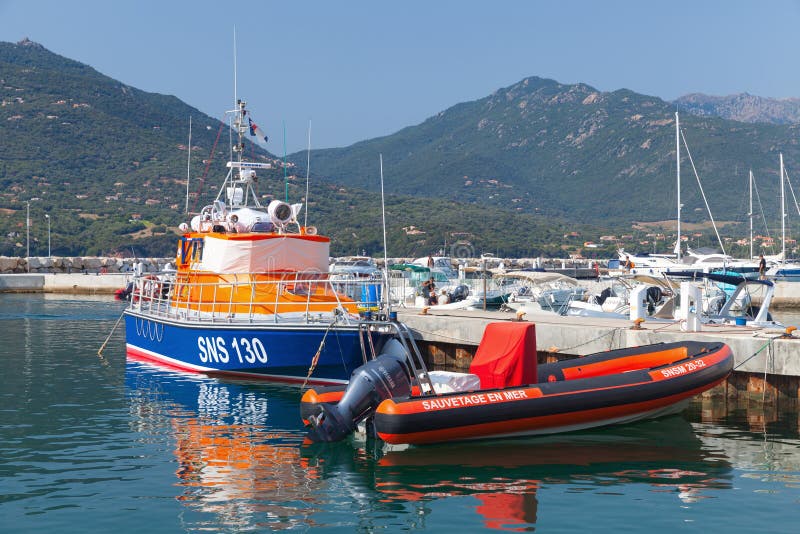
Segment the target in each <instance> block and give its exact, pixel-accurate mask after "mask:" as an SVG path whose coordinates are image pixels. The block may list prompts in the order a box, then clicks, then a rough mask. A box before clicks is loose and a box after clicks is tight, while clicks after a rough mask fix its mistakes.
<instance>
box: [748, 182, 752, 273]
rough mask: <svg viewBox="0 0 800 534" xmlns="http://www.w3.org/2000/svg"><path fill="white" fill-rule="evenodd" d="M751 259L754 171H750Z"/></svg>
mask: <svg viewBox="0 0 800 534" xmlns="http://www.w3.org/2000/svg"><path fill="white" fill-rule="evenodd" d="M747 215H748V217H750V258H753V169H750V213H748V214H747Z"/></svg>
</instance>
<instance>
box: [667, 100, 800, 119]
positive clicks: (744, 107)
mask: <svg viewBox="0 0 800 534" xmlns="http://www.w3.org/2000/svg"><path fill="white" fill-rule="evenodd" d="M674 103H675V104H676V105H677V106H678V109H680V110H681V111H688V112H689V113H691V114H693V115H698V116H702V117H722V118H723V119H730V120H734V121H740V122H766V123H772V124H797V123H798V122H800V98H766V97H763V96H756V95H750V94H747V93H739V94H735V95H728V96H710V95H704V94H702V93H692V94H690V95H684V96H682V97H680V98H678V99H676V100H675V101H674Z"/></svg>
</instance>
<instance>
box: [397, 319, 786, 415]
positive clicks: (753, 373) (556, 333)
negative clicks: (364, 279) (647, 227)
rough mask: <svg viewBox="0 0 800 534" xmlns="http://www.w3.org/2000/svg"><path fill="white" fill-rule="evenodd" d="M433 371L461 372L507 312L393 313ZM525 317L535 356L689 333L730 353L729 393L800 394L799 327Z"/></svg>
mask: <svg viewBox="0 0 800 534" xmlns="http://www.w3.org/2000/svg"><path fill="white" fill-rule="evenodd" d="M398 318H399V320H401V321H403V322H404V323H406V324H407V325H408V326H409V328H411V330H412V331H413V332H414V334H415V336H416V337H417V339H418V342H419V343H420V346H421V347H422V349H423V352H424V353H425V355H426V356H427V359H428V362H429V363H430V364H431V365H432V366H434V367H436V368H437V369H448V370H460V371H465V370H466V369H468V368H469V364H470V362H471V361H472V356H473V355H474V353H475V349H476V348H477V345H478V344H479V343H480V340H481V337H482V336H483V331H484V329H485V328H486V325H487V324H489V323H490V322H494V321H510V320H513V316H511V315H509V314H508V313H504V312H491V311H458V312H452V311H451V312H447V313H444V312H433V313H431V312H429V313H428V314H426V315H422V314H420V313H419V311H418V310H400V311H398ZM523 320H527V321H529V322H533V323H535V324H536V348H537V351H538V353H539V360H540V361H542V362H543V361H552V360H553V359H563V358H568V357H574V356H582V355H586V354H591V353H594V352H601V351H606V350H612V349H618V348H623V347H632V346H639V345H648V344H652V343H660V342H664V343H669V342H673V341H682V340H686V339H695V340H698V341H721V342H724V343H727V344H728V345H729V346H730V347H731V349H732V351H733V354H734V369H735V371H734V373H733V374H732V375H731V377H730V378H729V379H728V382H727V383H726V384H725V387H724V391H725V393H726V394H727V395H728V396H733V397H739V396H742V397H746V396H753V395H755V396H758V397H765V396H766V395H767V394H769V395H770V398H781V399H790V400H792V401H793V402H796V401H797V399H798V397H800V333H798V332H795V333H794V334H796V335H789V336H786V332H785V330H784V329H758V328H752V327H747V326H707V325H703V330H702V331H700V332H683V331H681V329H680V325H679V324H677V323H650V324H648V323H647V322H645V323H643V324H642V327H641V329H633V328H632V323H631V322H630V321H624V320H618V319H605V318H600V319H597V318H588V317H562V316H558V315H553V314H542V315H536V316H528V315H526V316H525V317H524V318H523Z"/></svg>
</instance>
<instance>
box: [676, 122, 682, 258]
mask: <svg viewBox="0 0 800 534" xmlns="http://www.w3.org/2000/svg"><path fill="white" fill-rule="evenodd" d="M675 169H676V176H677V180H678V189H677V191H678V195H677V196H678V238H677V239H676V241H675V254H676V255H677V256H678V260H680V259H681V126H680V119H678V112H677V111H676V112H675Z"/></svg>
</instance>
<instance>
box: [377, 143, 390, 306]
mask: <svg viewBox="0 0 800 534" xmlns="http://www.w3.org/2000/svg"><path fill="white" fill-rule="evenodd" d="M378 156H379V158H380V165H381V217H382V219H383V277H384V280H385V282H386V289H387V290H388V289H389V258H388V254H389V253H388V252H387V250H386V248H387V247H386V202H385V200H384V195H383V153H381V154H379V155H378ZM386 301H387V302H388V306H389V311H391V306H392V301H391V299H389V298H387V299H386Z"/></svg>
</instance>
